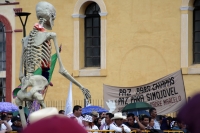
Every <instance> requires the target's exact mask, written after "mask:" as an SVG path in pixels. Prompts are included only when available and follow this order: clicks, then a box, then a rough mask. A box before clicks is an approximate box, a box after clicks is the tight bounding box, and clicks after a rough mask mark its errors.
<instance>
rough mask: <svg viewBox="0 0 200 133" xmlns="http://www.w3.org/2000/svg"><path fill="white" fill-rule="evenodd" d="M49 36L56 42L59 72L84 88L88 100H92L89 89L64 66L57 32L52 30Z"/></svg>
mask: <svg viewBox="0 0 200 133" xmlns="http://www.w3.org/2000/svg"><path fill="white" fill-rule="evenodd" d="M48 37H49V38H51V39H53V42H54V46H55V49H56V53H57V57H58V61H59V65H60V69H59V73H60V74H62V75H63V76H64V77H66V78H67V79H68V80H70V81H71V82H72V83H74V84H75V85H77V86H78V87H79V88H80V89H81V90H82V92H83V94H84V97H85V98H86V99H87V100H88V102H91V101H90V99H91V95H90V92H89V90H88V89H86V88H84V87H83V86H82V85H81V84H80V83H79V82H78V81H76V80H75V79H74V78H73V77H72V76H71V75H70V74H69V73H68V72H67V70H66V69H65V68H64V66H63V64H62V61H61V58H60V54H59V47H58V43H57V39H56V33H53V32H51V33H49V35H48Z"/></svg>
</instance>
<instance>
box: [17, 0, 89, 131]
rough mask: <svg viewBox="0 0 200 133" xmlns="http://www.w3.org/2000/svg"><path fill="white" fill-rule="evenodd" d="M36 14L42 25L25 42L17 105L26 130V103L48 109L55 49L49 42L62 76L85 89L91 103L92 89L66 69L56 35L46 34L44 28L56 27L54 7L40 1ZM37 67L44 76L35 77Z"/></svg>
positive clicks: (85, 94)
mask: <svg viewBox="0 0 200 133" xmlns="http://www.w3.org/2000/svg"><path fill="white" fill-rule="evenodd" d="M36 14H37V18H38V20H39V23H36V24H35V25H34V27H33V30H32V31H31V32H30V34H29V35H28V36H26V37H24V38H23V39H22V54H21V62H20V73H19V79H20V81H21V90H20V91H19V92H18V93H17V98H16V100H15V102H16V104H17V105H18V106H19V113H20V117H21V120H22V125H23V127H26V119H25V116H24V110H23V101H34V100H37V101H38V102H39V104H40V105H41V108H45V104H44V98H43V95H42V93H41V92H42V91H44V90H45V88H46V87H47V86H48V85H49V82H48V80H47V77H48V70H49V69H50V64H51V48H52V47H51V42H50V40H53V44H54V46H55V50H56V54H57V58H58V62H59V66H60V68H59V73H60V74H62V75H63V76H64V77H66V78H67V79H68V80H70V81H71V82H72V83H74V84H75V85H77V86H78V87H79V88H80V89H81V90H82V92H83V95H84V97H85V99H86V102H90V99H91V95H90V92H89V90H88V89H86V88H84V87H83V86H82V85H81V84H80V83H79V82H78V81H76V80H75V79H74V78H73V77H72V76H71V75H70V74H69V73H68V72H67V70H66V69H65V68H64V66H63V64H62V61H61V57H60V55H59V47H58V44H57V37H56V33H54V32H46V31H45V29H48V30H51V29H52V27H53V25H54V20H55V18H56V10H55V8H54V6H53V5H51V4H50V3H48V2H44V1H43V2H39V3H38V4H37V5H36ZM36 68H41V69H42V75H34V74H33V73H34V71H35V70H36ZM28 87H31V89H30V91H27V88H28Z"/></svg>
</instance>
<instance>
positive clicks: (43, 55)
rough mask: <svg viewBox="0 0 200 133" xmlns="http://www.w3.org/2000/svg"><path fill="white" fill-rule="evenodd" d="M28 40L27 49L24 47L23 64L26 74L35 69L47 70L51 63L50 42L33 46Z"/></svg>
mask: <svg viewBox="0 0 200 133" xmlns="http://www.w3.org/2000/svg"><path fill="white" fill-rule="evenodd" d="M31 42H33V41H32V40H30V39H29V42H28V45H27V47H24V53H23V64H24V69H25V70H26V71H27V73H33V72H34V71H35V69H36V67H39V68H41V67H42V68H48V67H50V62H51V45H50V41H45V42H43V43H42V44H41V45H37V46H36V45H33V44H32V43H31Z"/></svg>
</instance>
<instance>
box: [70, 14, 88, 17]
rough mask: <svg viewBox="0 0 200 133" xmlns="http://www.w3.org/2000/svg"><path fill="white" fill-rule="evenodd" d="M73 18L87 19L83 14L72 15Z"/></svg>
mask: <svg viewBox="0 0 200 133" xmlns="http://www.w3.org/2000/svg"><path fill="white" fill-rule="evenodd" d="M72 17H73V18H85V15H82V14H72Z"/></svg>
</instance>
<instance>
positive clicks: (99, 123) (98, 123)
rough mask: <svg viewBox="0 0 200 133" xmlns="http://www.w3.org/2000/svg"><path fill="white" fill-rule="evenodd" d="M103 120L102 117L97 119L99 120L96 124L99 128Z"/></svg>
mask: <svg viewBox="0 0 200 133" xmlns="http://www.w3.org/2000/svg"><path fill="white" fill-rule="evenodd" d="M101 120H102V119H101V118H100V117H99V118H97V121H98V122H97V125H96V126H97V127H98V128H100V127H101Z"/></svg>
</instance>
